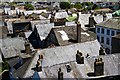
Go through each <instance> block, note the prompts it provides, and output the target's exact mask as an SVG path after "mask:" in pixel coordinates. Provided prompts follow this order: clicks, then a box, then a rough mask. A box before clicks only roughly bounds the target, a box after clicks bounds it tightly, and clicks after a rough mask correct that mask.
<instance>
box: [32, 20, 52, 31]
mask: <svg viewBox="0 0 120 80" xmlns="http://www.w3.org/2000/svg"><path fill="white" fill-rule="evenodd" d="M49 23H50V20H49V19H43V20H34V21H31V26H32V29H33V30H34V27H35V26H36V25H39V24H49Z"/></svg>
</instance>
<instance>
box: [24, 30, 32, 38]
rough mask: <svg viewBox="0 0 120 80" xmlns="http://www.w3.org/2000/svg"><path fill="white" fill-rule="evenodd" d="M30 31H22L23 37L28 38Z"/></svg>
mask: <svg viewBox="0 0 120 80" xmlns="http://www.w3.org/2000/svg"><path fill="white" fill-rule="evenodd" d="M31 33H32V31H27V32H24V34H25V38H28V37H29V36H30V35H31Z"/></svg>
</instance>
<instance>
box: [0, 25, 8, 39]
mask: <svg viewBox="0 0 120 80" xmlns="http://www.w3.org/2000/svg"><path fill="white" fill-rule="evenodd" d="M7 34H8V30H7V27H6V26H0V39H2V38H4V37H5V35H7Z"/></svg>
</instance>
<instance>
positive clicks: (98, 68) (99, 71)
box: [94, 58, 104, 76]
mask: <svg viewBox="0 0 120 80" xmlns="http://www.w3.org/2000/svg"><path fill="white" fill-rule="evenodd" d="M94 73H95V75H96V76H101V75H104V62H103V61H102V58H99V59H95V62H94Z"/></svg>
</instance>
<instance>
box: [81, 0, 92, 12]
mask: <svg viewBox="0 0 120 80" xmlns="http://www.w3.org/2000/svg"><path fill="white" fill-rule="evenodd" d="M93 5H94V4H93V2H83V3H82V6H83V7H84V8H85V9H84V10H85V11H86V10H92V8H93ZM86 6H87V7H86Z"/></svg>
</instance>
